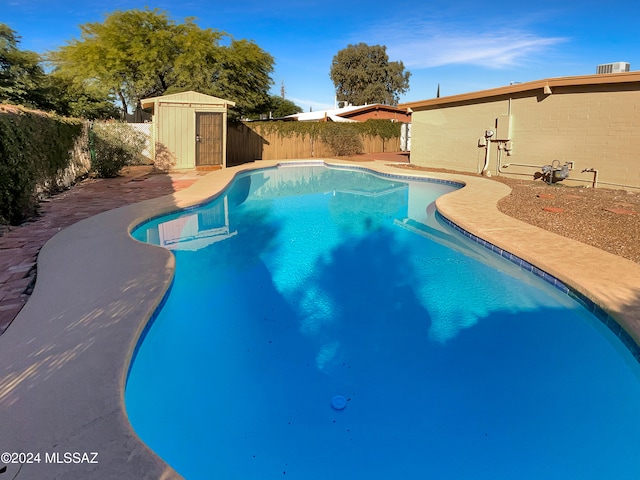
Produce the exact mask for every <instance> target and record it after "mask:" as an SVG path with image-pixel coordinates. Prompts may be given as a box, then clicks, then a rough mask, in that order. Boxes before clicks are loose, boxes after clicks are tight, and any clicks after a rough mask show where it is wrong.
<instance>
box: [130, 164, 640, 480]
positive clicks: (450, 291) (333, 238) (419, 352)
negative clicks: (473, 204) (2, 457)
mask: <svg viewBox="0 0 640 480" xmlns="http://www.w3.org/2000/svg"><path fill="white" fill-rule="evenodd" d="M455 188H457V187H456V186H454V185H448V184H443V183H430V182H424V181H410V180H407V179H402V178H383V177H380V176H376V175H371V174H369V173H366V172H364V171H345V170H343V169H333V168H327V167H321V166H307V167H296V168H293V167H291V168H279V169H269V170H262V171H258V172H256V173H253V174H243V175H241V176H240V177H239V178H237V179H236V180H235V181H234V183H233V184H232V186H231V187H230V188H229V189H228V190H227V191H226V192H225V193H224V194H223V195H222V196H220V197H219V198H218V199H216V200H215V201H213V202H212V203H210V204H208V205H206V206H204V207H202V208H200V209H191V210H189V211H185V212H180V213H176V214H173V215H170V216H167V217H163V218H160V219H155V220H153V221H151V222H148V223H146V224H144V225H142V226H140V227H139V228H138V229H136V231H135V232H134V233H133V235H134V236H135V237H136V238H138V239H139V240H143V241H149V242H150V243H155V244H158V245H163V246H165V247H166V248H169V249H171V250H173V251H174V253H175V255H176V260H177V262H176V264H177V266H176V276H175V280H174V285H173V287H172V291H171V294H170V295H169V296H168V297H167V299H166V302H165V304H164V306H163V308H162V309H161V310H160V311H159V313H158V315H157V318H156V319H155V321H154V322H153V324H152V325H151V326H150V328H149V330H148V332H147V334H146V337H145V338H144V341H143V342H142V343H141V345H140V346H139V349H138V351H137V355H136V357H135V360H134V361H133V363H132V367H131V372H130V375H129V380H128V384H127V389H126V406H127V412H128V415H129V417H130V420H131V423H132V425H133V427H134V429H135V430H136V432H137V433H138V434H139V435H140V437H141V438H142V439H143V440H144V441H145V442H146V443H147V444H148V445H149V446H150V447H151V448H152V449H153V450H154V451H155V452H156V453H158V454H159V455H160V456H161V457H162V458H163V459H165V460H166V461H167V462H168V463H169V464H170V465H172V466H173V467H174V468H175V469H176V470H177V471H178V472H180V473H181V474H182V475H184V476H185V477H186V478H271V477H276V476H278V477H281V476H282V475H283V474H284V475H287V476H288V477H290V476H291V475H293V476H294V478H305V479H313V478H326V477H328V476H333V477H336V476H337V477H339V478H346V477H347V476H348V475H353V476H357V477H358V478H417V477H426V476H431V477H436V478H455V477H469V478H513V477H518V478H540V477H544V478H554V477H555V478H570V477H571V478H602V477H609V478H633V475H635V473H636V472H637V471H640V459H638V456H637V455H636V452H637V451H638V447H640V441H639V440H638V438H637V437H638V436H637V434H636V432H637V431H638V427H640V415H639V414H638V412H637V410H638V409H637V407H638V405H639V400H640V372H639V368H638V364H637V362H636V361H635V360H634V359H633V356H632V355H631V354H630V353H629V352H628V351H627V350H626V349H625V348H624V347H623V346H622V345H621V344H620V342H619V340H618V339H617V338H616V337H615V336H614V335H612V334H611V333H610V332H609V331H608V329H607V328H606V327H605V326H604V325H602V324H601V323H600V322H599V321H598V320H597V319H596V318H595V317H593V316H592V315H590V314H588V313H587V312H586V311H585V310H584V309H583V308H582V307H581V306H580V305H578V304H577V303H575V302H573V301H572V300H571V299H570V298H569V297H568V296H567V295H565V294H562V292H560V291H559V290H558V289H556V288H553V287H552V286H550V285H549V284H548V283H546V282H544V281H542V280H541V279H540V278H538V277H535V276H533V275H531V274H530V273H528V272H525V271H523V270H521V269H519V268H518V267H517V266H515V265H513V264H511V263H509V262H507V261H506V260H504V259H503V258H501V257H499V256H497V255H494V254H492V253H491V252H489V251H487V250H486V249H484V248H482V247H480V246H478V245H477V244H475V243H473V242H470V241H469V240H468V239H466V238H464V237H462V236H461V235H459V234H457V233H456V232H454V231H453V230H452V229H451V227H449V226H448V225H447V224H446V223H445V222H443V221H441V220H440V219H439V218H438V217H437V215H436V214H435V209H434V207H433V201H434V200H435V199H436V198H437V197H438V196H440V195H442V194H445V193H447V192H449V191H451V190H452V189H455ZM336 396H339V397H343V398H344V399H345V400H346V402H345V403H346V407H345V408H344V409H336V408H334V406H333V405H332V401H333V399H334V398H335V397H336Z"/></svg>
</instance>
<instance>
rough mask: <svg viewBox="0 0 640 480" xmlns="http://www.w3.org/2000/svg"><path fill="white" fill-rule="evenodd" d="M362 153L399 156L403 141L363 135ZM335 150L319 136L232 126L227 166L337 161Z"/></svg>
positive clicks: (249, 125) (230, 125)
mask: <svg viewBox="0 0 640 480" xmlns="http://www.w3.org/2000/svg"><path fill="white" fill-rule="evenodd" d="M360 137H361V140H362V147H363V151H362V153H380V152H399V151H400V137H399V136H398V137H392V138H382V137H380V136H377V135H376V136H372V135H361V136H360ZM333 156H334V153H333V151H332V149H331V148H330V147H329V146H328V145H326V144H324V143H323V142H322V141H321V140H320V139H319V138H318V137H317V136H312V135H311V134H309V133H303V134H300V133H295V134H291V135H288V136H282V134H281V133H279V132H277V131H270V132H265V131H262V130H261V129H260V128H255V127H251V124H244V123H239V124H229V127H228V130H227V165H228V166H233V165H240V164H243V163H247V162H253V161H255V160H289V159H299V158H327V157H333Z"/></svg>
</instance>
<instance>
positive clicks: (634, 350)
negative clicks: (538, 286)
mask: <svg viewBox="0 0 640 480" xmlns="http://www.w3.org/2000/svg"><path fill="white" fill-rule="evenodd" d="M438 215H439V216H440V218H442V220H444V222H445V223H446V224H447V225H449V226H450V227H451V228H453V229H454V230H456V231H457V232H458V233H460V234H461V235H463V236H465V237H466V238H468V239H469V240H471V241H472V242H475V243H477V244H478V245H481V246H483V247H485V248H486V249H488V250H490V251H492V252H493V253H495V254H497V255H500V256H501V257H503V258H504V259H506V260H508V261H510V262H511V263H514V264H515V265H517V266H519V267H520V268H522V269H523V270H525V271H527V272H531V273H532V274H533V275H535V276H536V277H538V278H541V279H542V280H544V281H545V282H547V283H548V284H550V285H551V286H553V287H554V288H556V289H557V290H559V291H560V292H562V293H564V294H565V295H568V296H569V297H570V298H571V299H573V300H575V301H576V302H578V303H579V304H580V305H582V306H583V307H584V308H585V309H586V310H587V311H588V312H589V313H591V314H592V315H594V316H595V317H596V318H597V319H598V320H600V321H601V322H602V323H603V324H604V325H605V326H606V327H607V328H608V329H609V330H611V332H612V333H613V334H614V335H615V336H616V337H618V339H620V341H621V342H622V344H623V345H624V346H625V347H627V349H628V350H629V351H630V352H631V354H632V355H633V357H634V358H635V359H636V361H638V362H639V363H640V345H638V344H636V342H635V341H634V340H633V338H632V337H631V336H630V335H629V334H628V333H627V332H626V330H625V329H624V328H622V327H621V326H620V324H619V323H618V322H617V321H616V320H615V319H614V318H613V317H612V316H611V315H609V314H608V313H607V312H606V311H605V310H604V309H603V308H601V307H600V306H599V305H597V304H596V303H595V302H593V301H592V300H591V299H589V298H587V297H586V296H585V295H583V294H582V293H580V292H578V291H577V290H575V289H573V288H571V287H569V286H568V285H566V284H565V283H564V282H562V281H561V280H559V279H558V278H556V277H554V276H553V275H551V274H549V273H547V272H545V271H544V270H541V269H540V268H538V267H536V266H535V265H533V264H532V263H529V262H527V261H526V260H524V259H523V258H520V257H518V256H517V255H514V254H513V253H511V252H509V251H508V250H505V249H503V248H500V247H499V246H497V245H494V244H493V243H491V242H488V241H487V240H484V239H483V238H480V237H478V236H477V235H474V234H473V233H471V232H469V231H468V230H465V229H464V228H462V227H460V226H459V225H457V224H456V223H455V222H453V221H451V220H449V219H448V218H446V217H445V216H444V215H441V214H439V213H438Z"/></svg>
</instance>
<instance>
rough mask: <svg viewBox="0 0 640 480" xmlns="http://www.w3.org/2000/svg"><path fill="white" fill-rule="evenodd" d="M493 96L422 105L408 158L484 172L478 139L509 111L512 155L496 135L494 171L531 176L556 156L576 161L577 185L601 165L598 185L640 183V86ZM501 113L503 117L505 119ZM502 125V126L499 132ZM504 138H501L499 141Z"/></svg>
mask: <svg viewBox="0 0 640 480" xmlns="http://www.w3.org/2000/svg"><path fill="white" fill-rule="evenodd" d="M552 90H553V93H552V94H544V93H543V90H542V89H541V88H538V89H536V90H530V91H522V92H511V93H507V94H504V95H497V96H491V97H488V98H476V99H472V100H462V101H458V102H452V103H444V104H442V103H441V104H438V105H427V106H423V107H422V109H418V110H414V112H413V116H412V117H413V118H412V124H413V125H412V139H411V142H412V148H411V163H415V164H417V165H423V166H430V167H437V168H449V169H455V170H461V171H468V172H480V171H481V170H482V167H483V165H484V160H485V149H484V148H479V147H478V139H479V138H480V137H483V136H484V132H485V130H496V127H497V125H496V121H498V122H503V121H504V120H505V119H506V118H507V117H506V115H508V114H509V112H510V113H511V132H510V135H509V136H510V138H509V140H511V141H512V147H513V150H512V154H511V155H510V156H507V155H506V152H505V151H500V150H499V148H498V147H500V146H502V145H504V142H500V141H496V140H506V139H505V138H502V137H503V136H502V135H501V134H500V133H498V134H497V135H495V136H494V137H493V141H492V142H491V146H490V161H489V170H490V172H491V174H492V175H495V174H496V173H497V169H498V162H500V164H501V165H505V164H507V163H509V164H511V166H509V167H508V168H506V169H505V168H501V173H500V174H502V175H508V176H512V177H514V178H532V177H533V174H534V173H535V172H539V171H540V170H539V169H538V168H530V167H523V166H516V165H513V164H515V163H519V164H531V165H535V166H540V167H541V166H543V165H548V164H551V163H552V162H553V161H554V160H559V162H560V163H561V164H562V163H564V162H574V169H573V170H572V171H571V172H570V177H569V180H566V181H565V182H564V183H566V184H572V185H591V184H592V181H593V173H586V172H585V173H582V170H583V169H588V168H594V169H597V170H598V181H599V185H601V186H608V187H614V188H615V187H619V188H624V187H625V186H630V187H635V188H640V84H639V83H637V82H636V83H624V84H611V85H607V84H601V85H579V86H560V87H559V86H555V87H554V88H553V89H552ZM501 116H503V117H501ZM501 127H502V125H498V129H497V130H498V132H501V131H502V129H501ZM497 137H500V138H497Z"/></svg>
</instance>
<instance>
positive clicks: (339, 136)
mask: <svg viewBox="0 0 640 480" xmlns="http://www.w3.org/2000/svg"><path fill="white" fill-rule="evenodd" d="M325 125H326V126H325V127H324V128H323V129H322V130H321V131H320V140H321V141H322V143H324V144H325V145H327V146H328V147H329V148H330V149H331V153H332V154H333V155H335V156H336V157H342V156H348V155H357V154H359V153H362V152H363V150H364V147H363V145H362V137H361V135H360V131H359V128H358V127H356V126H355V125H357V124H351V123H350V124H340V123H326V124H325Z"/></svg>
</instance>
